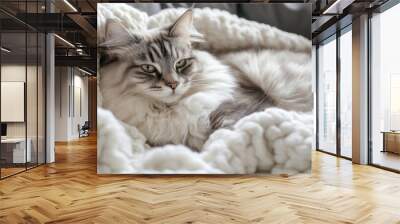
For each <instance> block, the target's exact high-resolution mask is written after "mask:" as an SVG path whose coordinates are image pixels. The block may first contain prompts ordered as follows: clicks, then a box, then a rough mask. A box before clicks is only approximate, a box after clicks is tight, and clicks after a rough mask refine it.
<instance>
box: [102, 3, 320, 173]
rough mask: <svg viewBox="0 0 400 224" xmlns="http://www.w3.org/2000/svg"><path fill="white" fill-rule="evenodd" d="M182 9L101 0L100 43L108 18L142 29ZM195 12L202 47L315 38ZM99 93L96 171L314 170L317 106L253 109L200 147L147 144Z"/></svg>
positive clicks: (302, 45)
mask: <svg viewBox="0 0 400 224" xmlns="http://www.w3.org/2000/svg"><path fill="white" fill-rule="evenodd" d="M183 10H184V9H168V10H163V11H161V12H159V13H158V14H156V15H153V16H151V17H149V16H147V14H145V13H143V12H140V11H139V10H136V9H134V8H132V7H130V6H128V5H126V4H115V3H114V4H99V5H98V41H99V42H100V43H101V42H102V41H103V40H104V24H105V20H106V18H114V19H119V20H120V21H121V22H122V23H123V24H124V25H125V26H126V27H127V28H129V29H132V30H135V31H138V30H143V29H148V28H152V27H159V26H165V25H167V24H171V23H172V22H173V21H174V20H176V19H177V18H178V16H179V15H181V14H182V12H183ZM194 16H195V17H194V25H195V27H196V29H197V30H198V31H199V32H200V33H202V34H203V35H204V36H205V39H206V42H204V43H203V44H202V45H201V46H200V47H201V48H202V49H205V50H208V51H211V52H227V51H229V52H234V51H235V50H241V49H251V48H257V49H276V50H282V51H284V50H286V51H287V50H289V51H292V52H307V53H309V52H310V51H311V43H310V41H309V40H307V39H306V38H304V37H301V36H299V35H295V34H290V33H287V32H284V31H281V30H279V29H276V28H274V27H271V26H268V25H265V24H260V23H257V22H252V21H248V20H245V19H241V18H239V17H237V16H235V15H232V14H229V13H227V12H225V11H220V10H215V9H214V10H213V9H208V8H204V9H195V11H194ZM221 33H223V34H224V35H221ZM310 55H311V54H310ZM310 59H311V57H310ZM100 76H101V74H100ZM98 95H99V99H98V102H99V108H98V130H99V133H98V138H99V142H98V155H97V156H98V172H99V173H207V174H210V173H226V174H250V173H273V174H281V173H285V174H295V173H299V172H307V171H309V170H310V166H311V147H312V136H313V116H312V112H309V113H298V112H294V111H286V110H283V109H279V108H269V109H266V110H265V111H263V112H257V113H253V114H251V115H249V116H247V117H244V118H242V119H241V120H240V121H238V122H237V123H236V124H235V126H234V128H233V130H227V129H220V130H217V131H215V132H214V133H213V134H212V135H211V136H210V137H209V139H208V141H207V142H206V143H205V145H204V147H203V149H202V151H201V152H200V153H197V152H194V151H192V150H191V149H189V148H187V147H186V146H183V145H166V146H163V147H157V148H150V147H149V146H148V145H146V144H145V142H146V139H145V137H144V136H143V135H142V134H141V133H140V132H139V131H138V130H137V129H136V128H134V127H130V126H127V125H125V124H123V123H122V122H121V121H119V120H118V119H116V118H115V116H114V115H113V114H112V113H111V112H110V111H107V110H105V109H102V108H101V90H100V89H99V94H98Z"/></svg>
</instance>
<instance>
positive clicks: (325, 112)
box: [317, 36, 336, 154]
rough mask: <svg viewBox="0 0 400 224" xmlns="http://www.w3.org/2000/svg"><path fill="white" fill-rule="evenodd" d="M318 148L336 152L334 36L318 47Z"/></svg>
mask: <svg viewBox="0 0 400 224" xmlns="http://www.w3.org/2000/svg"><path fill="white" fill-rule="evenodd" d="M317 63H318V93H317V94H318V149H319V150H321V151H326V152H329V153H335V154H336V36H333V37H331V38H330V39H329V40H327V41H326V42H325V43H322V44H320V45H319V47H318V61H317Z"/></svg>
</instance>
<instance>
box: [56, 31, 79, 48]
mask: <svg viewBox="0 0 400 224" xmlns="http://www.w3.org/2000/svg"><path fill="white" fill-rule="evenodd" d="M54 36H55V37H57V38H58V39H59V40H61V41H62V42H64V43H65V44H67V45H68V46H70V47H72V48H75V45H73V44H72V43H71V42H69V41H68V40H66V39H64V38H62V37H60V36H59V35H57V34H54Z"/></svg>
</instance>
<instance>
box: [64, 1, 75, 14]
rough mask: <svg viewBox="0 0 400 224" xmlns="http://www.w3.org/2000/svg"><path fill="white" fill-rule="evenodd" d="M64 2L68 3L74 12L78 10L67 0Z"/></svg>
mask: <svg viewBox="0 0 400 224" xmlns="http://www.w3.org/2000/svg"><path fill="white" fill-rule="evenodd" d="M64 3H65V4H67V5H68V7H70V8H71V9H72V10H73V11H74V12H78V10H77V9H76V8H75V7H74V6H73V5H72V4H71V3H70V2H69V1H68V0H64Z"/></svg>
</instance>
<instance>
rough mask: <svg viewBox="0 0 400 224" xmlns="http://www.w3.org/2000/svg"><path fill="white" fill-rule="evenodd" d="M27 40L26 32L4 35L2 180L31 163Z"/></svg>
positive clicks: (2, 36) (2, 69)
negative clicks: (27, 118)
mask: <svg viewBox="0 0 400 224" xmlns="http://www.w3.org/2000/svg"><path fill="white" fill-rule="evenodd" d="M26 41H27V39H26V33H25V32H10V33H4V32H3V33H2V34H1V47H2V49H3V50H2V52H1V54H2V56H1V87H0V89H1V107H0V111H1V129H2V134H1V145H0V147H1V148H0V150H1V159H2V166H1V175H2V177H7V176H10V175H13V174H15V173H18V172H21V171H24V170H25V169H26V163H27V162H30V161H31V151H30V150H29V145H27V141H26V133H27V132H26V128H27V126H26V104H25V103H26V101H25V99H26V75H27V66H26V60H27V51H26V50H27V48H26ZM4 49H6V50H4ZM27 146H28V150H26V148H27Z"/></svg>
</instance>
